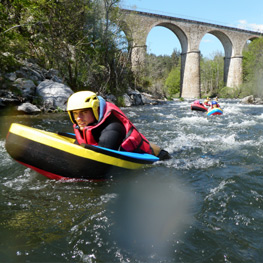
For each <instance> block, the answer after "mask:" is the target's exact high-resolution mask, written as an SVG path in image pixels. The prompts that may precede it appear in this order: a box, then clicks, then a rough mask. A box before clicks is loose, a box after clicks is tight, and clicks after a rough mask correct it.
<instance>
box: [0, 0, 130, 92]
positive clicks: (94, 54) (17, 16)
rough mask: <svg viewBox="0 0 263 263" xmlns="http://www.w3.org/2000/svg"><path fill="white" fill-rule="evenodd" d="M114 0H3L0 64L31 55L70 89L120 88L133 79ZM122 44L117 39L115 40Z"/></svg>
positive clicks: (12, 64)
mask: <svg viewBox="0 0 263 263" xmlns="http://www.w3.org/2000/svg"><path fill="white" fill-rule="evenodd" d="M118 3H119V0H103V1H101V0H95V1H94V0H74V1H57V0H39V1H35V0H13V1H8V0H3V1H1V3H0V40H1V41H0V67H1V69H2V70H3V71H8V70H9V69H10V68H14V67H15V66H16V65H17V64H16V61H18V60H19V59H28V58H30V59H34V61H36V62H37V63H38V64H40V65H41V66H42V67H44V68H46V69H50V68H55V69H57V70H58V71H59V72H60V73H61V75H62V76H63V78H64V79H65V81H66V82H67V84H68V85H69V86H71V87H72V88H73V89H75V90H81V89H91V90H93V91H97V92H112V93H115V94H118V93H121V92H123V90H125V89H127V87H128V86H130V84H132V83H133V75H132V73H131V65H130V62H129V54H128V52H127V48H126V50H125V48H124V44H123V38H124V37H123V35H122V34H121V31H120V29H119V26H118V21H119V20H118V17H119V14H118V8H116V7H117V5H118ZM120 43H122V44H120Z"/></svg>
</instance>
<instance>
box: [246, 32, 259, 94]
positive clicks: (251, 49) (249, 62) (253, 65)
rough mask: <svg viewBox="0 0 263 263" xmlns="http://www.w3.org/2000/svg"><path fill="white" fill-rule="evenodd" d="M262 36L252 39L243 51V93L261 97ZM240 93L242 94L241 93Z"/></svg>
mask: <svg viewBox="0 0 263 263" xmlns="http://www.w3.org/2000/svg"><path fill="white" fill-rule="evenodd" d="M262 50H263V38H262V37H261V38H258V39H254V40H253V41H252V42H251V43H250V44H249V45H248V46H247V48H246V49H245V51H244V52H243V80H244V84H243V85H242V90H243V93H245V94H247V93H248V92H250V94H248V95H251V94H252V95H255V96H258V97H263V89H262V83H263V52H262ZM243 93H242V94H243Z"/></svg>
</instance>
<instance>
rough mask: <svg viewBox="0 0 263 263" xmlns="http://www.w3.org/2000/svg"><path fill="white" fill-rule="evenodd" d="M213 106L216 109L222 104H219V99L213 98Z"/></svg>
mask: <svg viewBox="0 0 263 263" xmlns="http://www.w3.org/2000/svg"><path fill="white" fill-rule="evenodd" d="M211 108H212V109H214V108H220V106H219V104H218V102H217V101H215V100H213V101H212V106H211Z"/></svg>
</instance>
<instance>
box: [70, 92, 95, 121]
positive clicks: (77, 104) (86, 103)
mask: <svg viewBox="0 0 263 263" xmlns="http://www.w3.org/2000/svg"><path fill="white" fill-rule="evenodd" d="M99 106H100V101H99V99H98V97H97V95H96V94H95V93H94V92H92V91H79V92H76V93H74V94H72V95H71V96H70V97H69V99H68V103H67V112H68V114H69V118H70V120H71V121H72V122H73V123H76V122H75V119H74V117H73V114H72V111H73V110H81V109H89V108H91V109H92V111H93V114H94V117H95V119H96V120H98V119H99Z"/></svg>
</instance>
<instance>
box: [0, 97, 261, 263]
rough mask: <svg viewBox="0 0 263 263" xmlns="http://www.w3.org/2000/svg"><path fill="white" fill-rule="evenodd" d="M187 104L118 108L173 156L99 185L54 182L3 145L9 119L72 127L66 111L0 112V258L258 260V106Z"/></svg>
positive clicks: (57, 128) (56, 127) (41, 125)
mask: <svg viewBox="0 0 263 263" xmlns="http://www.w3.org/2000/svg"><path fill="white" fill-rule="evenodd" d="M220 105H221V107H222V108H223V111H224V114H223V115H222V116H209V117H207V116H206V114H205V113H202V112H192V111H191V110H190V101H184V102H179V101H173V102H167V103H165V104H162V105H155V106H142V107H132V108H125V109H123V111H124V112H125V113H126V114H127V115H128V117H129V118H130V119H131V120H132V121H133V122H134V124H135V125H136V126H137V127H138V128H139V130H140V131H142V132H143V133H144V135H145V136H146V137H147V138H148V139H149V140H150V141H152V142H154V143H157V144H159V145H161V146H162V147H163V148H165V149H166V150H168V151H169V152H170V153H171V155H172V157H173V158H172V159H171V160H168V161H164V162H158V163H156V164H154V165H152V166H147V167H145V168H143V169H141V170H139V171H127V172H126V173H124V174H122V175H121V176H118V177H117V178H115V177H113V178H112V179H110V180H108V181H105V182H75V183H73V182H59V181H53V180H49V179H47V178H45V177H44V176H42V175H40V174H37V173H36V172H34V171H31V170H30V169H28V168H25V167H24V166H22V165H20V164H18V163H16V162H15V161H14V160H12V159H11V158H10V156H9V155H8V154H7V152H6V150H5V146H4V144H5V136H6V134H7V131H8V128H9V126H10V124H11V123H12V122H17V123H21V124H25V125H29V126H32V127H36V128H40V129H44V130H48V131H66V132H72V128H71V124H70V122H69V120H68V117H67V115H66V113H59V114H49V115H39V116H1V117H0V121H1V128H0V156H1V158H0V175H1V176H0V187H1V197H0V198H1V202H0V205H1V211H0V212H1V214H0V233H1V235H0V259H1V260H0V261H1V262H150V263H151V262H153V263H157V262H162V263H164V262H261V261H262V259H263V249H262V237H263V220H262V216H263V172H262V167H263V144H262V142H263V132H262V131H263V106H253V105H242V104H240V103H239V101H237V100H220Z"/></svg>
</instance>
